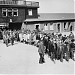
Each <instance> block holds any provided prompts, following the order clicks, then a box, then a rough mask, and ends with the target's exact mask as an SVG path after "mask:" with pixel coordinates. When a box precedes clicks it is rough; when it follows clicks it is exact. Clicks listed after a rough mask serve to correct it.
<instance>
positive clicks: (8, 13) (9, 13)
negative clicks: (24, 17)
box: [2, 8, 32, 17]
mask: <svg viewBox="0 0 75 75" xmlns="http://www.w3.org/2000/svg"><path fill="white" fill-rule="evenodd" d="M28 15H29V16H32V9H28ZM2 16H4V17H6V16H8V17H11V16H18V9H17V8H13V9H12V8H8V9H6V8H2Z"/></svg>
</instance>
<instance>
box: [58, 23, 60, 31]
mask: <svg viewBox="0 0 75 75" xmlns="http://www.w3.org/2000/svg"><path fill="white" fill-rule="evenodd" d="M57 28H58V32H60V24H58V26H57Z"/></svg>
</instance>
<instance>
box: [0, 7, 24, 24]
mask: <svg viewBox="0 0 75 75" xmlns="http://www.w3.org/2000/svg"><path fill="white" fill-rule="evenodd" d="M10 19H12V22H23V21H24V20H25V8H18V16H12V17H3V16H2V8H0V23H2V22H8V23H9V22H10Z"/></svg>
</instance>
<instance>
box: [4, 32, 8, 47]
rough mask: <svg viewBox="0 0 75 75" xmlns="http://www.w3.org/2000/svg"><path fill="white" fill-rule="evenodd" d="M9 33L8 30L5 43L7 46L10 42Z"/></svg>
mask: <svg viewBox="0 0 75 75" xmlns="http://www.w3.org/2000/svg"><path fill="white" fill-rule="evenodd" d="M8 41H9V35H8V31H6V32H5V44H6V46H7V47H8V44H9V42H8Z"/></svg>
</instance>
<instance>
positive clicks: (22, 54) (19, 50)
mask: <svg viewBox="0 0 75 75" xmlns="http://www.w3.org/2000/svg"><path fill="white" fill-rule="evenodd" d="M38 61H39V54H38V49H37V48H36V47H34V46H31V45H26V44H24V43H15V45H14V46H11V45H10V46H9V47H6V45H5V44H3V43H2V41H0V74H74V61H72V60H70V61H69V62H66V61H65V60H64V62H63V63H62V62H60V61H59V60H56V62H55V64H54V63H53V62H52V61H51V60H50V59H49V58H48V56H47V55H45V63H44V64H39V63H38Z"/></svg>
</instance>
